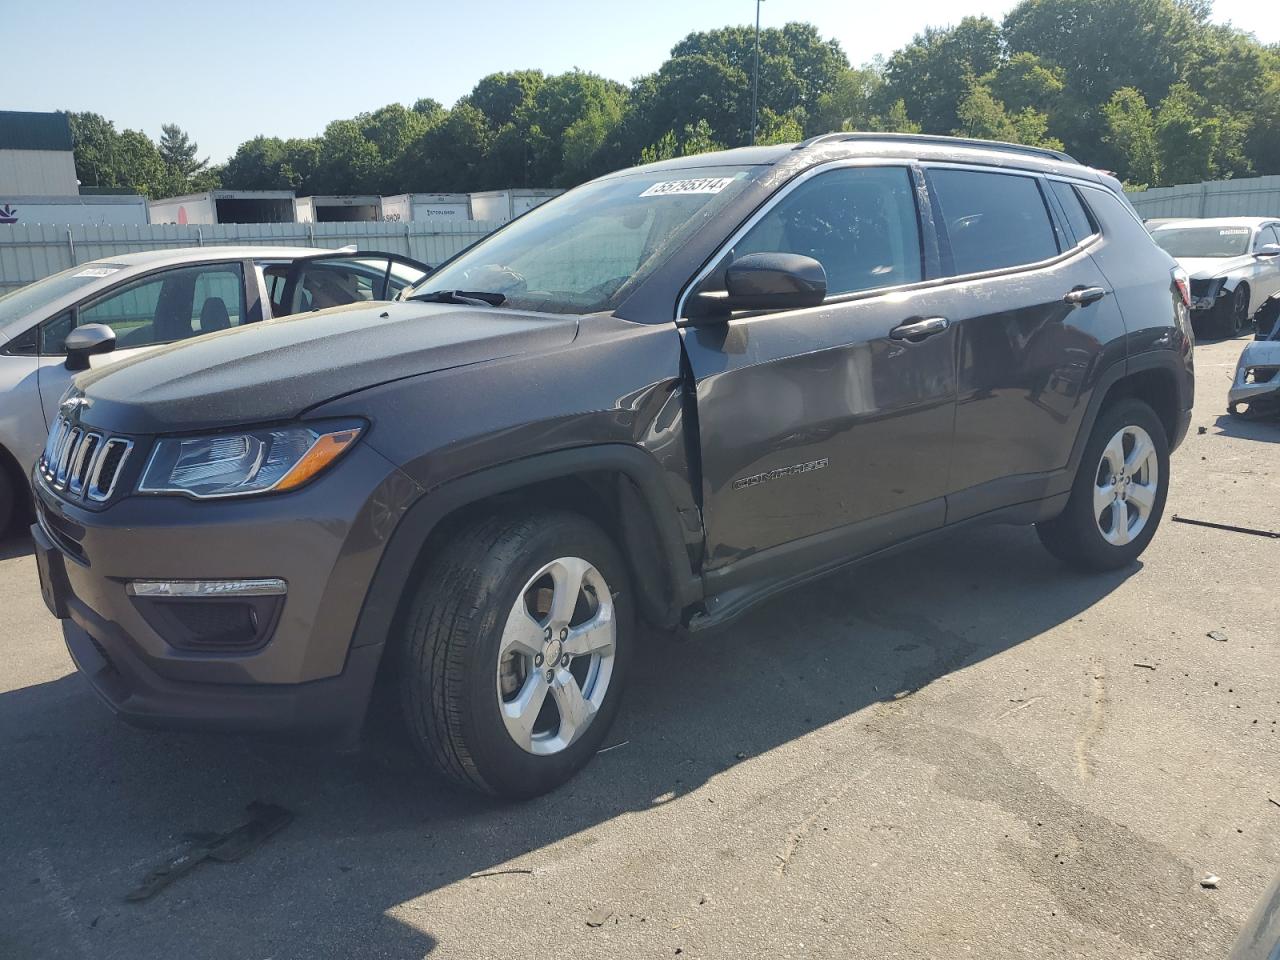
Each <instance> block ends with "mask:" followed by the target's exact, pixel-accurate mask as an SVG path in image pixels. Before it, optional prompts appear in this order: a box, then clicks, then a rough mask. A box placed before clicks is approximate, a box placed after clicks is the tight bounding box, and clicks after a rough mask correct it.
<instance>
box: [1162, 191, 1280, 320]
mask: <svg viewBox="0 0 1280 960" xmlns="http://www.w3.org/2000/svg"><path fill="white" fill-rule="evenodd" d="M1151 238H1152V239H1153V240H1155V242H1156V243H1158V244H1159V245H1160V246H1161V247H1163V248H1164V250H1165V252H1166V253H1168V254H1169V255H1170V256H1171V257H1173V258H1174V259H1175V260H1177V261H1178V264H1179V265H1180V266H1181V267H1182V269H1183V270H1186V271H1187V273H1188V274H1189V275H1190V278H1191V320H1192V322H1193V323H1194V324H1196V325H1197V326H1200V327H1203V329H1204V331H1205V332H1206V333H1209V334H1213V335H1217V336H1223V337H1233V336H1235V335H1236V334H1238V333H1240V331H1241V330H1243V329H1244V328H1245V327H1247V326H1248V325H1249V324H1250V323H1251V322H1252V321H1253V319H1254V317H1255V316H1257V315H1258V313H1259V312H1260V311H1263V305H1264V304H1267V301H1268V300H1271V299H1272V298H1273V297H1280V218H1274V217H1219V218H1216V219H1207V220H1176V221H1173V222H1171V223H1166V224H1163V225H1161V226H1159V227H1156V228H1155V229H1153V230H1152V231H1151ZM1272 306H1273V305H1270V304H1268V306H1267V311H1266V312H1265V313H1264V316H1270V309H1271V308H1272Z"/></svg>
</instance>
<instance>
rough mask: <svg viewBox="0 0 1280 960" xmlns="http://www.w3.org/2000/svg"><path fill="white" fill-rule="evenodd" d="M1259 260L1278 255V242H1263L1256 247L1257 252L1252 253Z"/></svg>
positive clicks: (1279, 252) (1279, 244) (1279, 250)
mask: <svg viewBox="0 0 1280 960" xmlns="http://www.w3.org/2000/svg"><path fill="white" fill-rule="evenodd" d="M1254 256H1255V257H1257V258H1259V259H1260V260H1265V259H1268V258H1270V257H1280V243H1264V244H1263V245H1262V246H1260V247H1259V248H1258V252H1257V253H1255V254H1254Z"/></svg>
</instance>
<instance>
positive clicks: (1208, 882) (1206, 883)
mask: <svg viewBox="0 0 1280 960" xmlns="http://www.w3.org/2000/svg"><path fill="white" fill-rule="evenodd" d="M1200 886H1202V887H1204V888H1205V889H1206V890H1217V889H1218V878H1217V877H1216V876H1214V875H1213V874H1212V873H1206V874H1205V875H1204V876H1203V877H1201V878H1200Z"/></svg>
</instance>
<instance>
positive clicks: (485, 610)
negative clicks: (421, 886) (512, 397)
mask: <svg viewBox="0 0 1280 960" xmlns="http://www.w3.org/2000/svg"><path fill="white" fill-rule="evenodd" d="M632 617H633V614H632V602H631V587H630V578H629V576H628V573H627V568H626V565H625V563H624V562H623V560H622V557H621V556H620V555H619V553H618V551H617V549H616V547H615V546H614V545H613V543H612V541H611V540H610V539H609V537H608V536H607V535H606V534H605V533H604V532H603V531H602V530H601V529H600V528H599V527H597V526H596V525H595V524H593V523H591V522H590V521H589V520H587V519H585V518H584V517H582V516H580V515H578V514H575V513H570V512H566V511H553V512H546V513H541V514H538V515H517V514H505V515H495V516H490V517H486V518H484V519H481V520H479V521H477V522H475V523H473V524H471V525H469V526H467V527H465V528H463V529H462V530H461V531H460V532H459V533H458V534H457V535H456V536H455V537H454V538H453V539H452V540H451V541H450V542H449V543H448V544H447V545H446V546H445V547H444V548H443V549H441V550H440V551H439V552H438V554H437V556H436V557H435V558H434V559H433V560H432V561H431V562H430V563H429V564H428V566H427V569H426V571H425V573H424V575H423V579H422V583H421V585H420V586H419V587H418V590H417V593H416V595H415V596H414V598H413V600H412V602H411V609H410V614H409V617H408V620H407V623H406V626H405V633H404V636H403V637H401V638H400V639H401V653H402V656H401V660H400V665H399V666H400V688H401V703H402V706H403V710H404V716H405V721H406V723H407V726H408V729H409V732H410V735H411V737H412V739H413V740H414V742H415V744H416V745H417V746H418V748H419V749H420V751H421V752H422V754H423V755H424V756H425V757H426V759H427V760H428V761H429V762H430V764H431V765H432V766H433V767H434V768H435V769H436V770H437V771H438V772H439V773H440V774H442V775H443V776H444V777H446V778H447V779H449V780H451V781H452V782H453V783H455V784H458V785H461V786H464V787H468V788H471V789H473V790H479V791H482V792H484V793H489V794H493V795H496V796H501V797H507V798H517V799H523V798H528V797H534V796H538V795H539V794H543V793H546V792H547V791H549V790H553V789H554V788H556V787H558V786H560V785H561V784H563V783H564V782H565V781H567V780H569V779H570V778H571V777H572V776H573V775H574V774H576V773H577V772H578V771H579V770H580V769H581V768H582V767H583V766H585V765H586V764H587V762H588V761H590V760H591V758H592V757H593V756H594V755H595V753H596V751H597V750H598V749H599V748H600V745H601V742H602V741H603V740H604V737H605V735H606V734H607V733H608V731H609V726H610V724H611V723H612V722H613V718H614V716H615V715H616V713H617V710H618V702H619V700H620V699H621V695H622V692H623V687H624V684H625V682H626V678H627V672H628V670H627V668H628V665H629V662H630V656H631V646H632V634H633V628H632Z"/></svg>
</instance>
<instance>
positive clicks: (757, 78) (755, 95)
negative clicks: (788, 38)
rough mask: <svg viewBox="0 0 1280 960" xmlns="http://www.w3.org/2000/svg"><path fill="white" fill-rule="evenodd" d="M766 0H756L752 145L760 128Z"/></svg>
mask: <svg viewBox="0 0 1280 960" xmlns="http://www.w3.org/2000/svg"><path fill="white" fill-rule="evenodd" d="M762 3H764V0H756V68H755V71H754V73H753V74H752V78H751V145H752V146H753V147H754V146H755V145H756V130H757V129H758V128H759V125H760V124H759V117H760V114H759V112H758V107H759V103H760V4H762Z"/></svg>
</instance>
